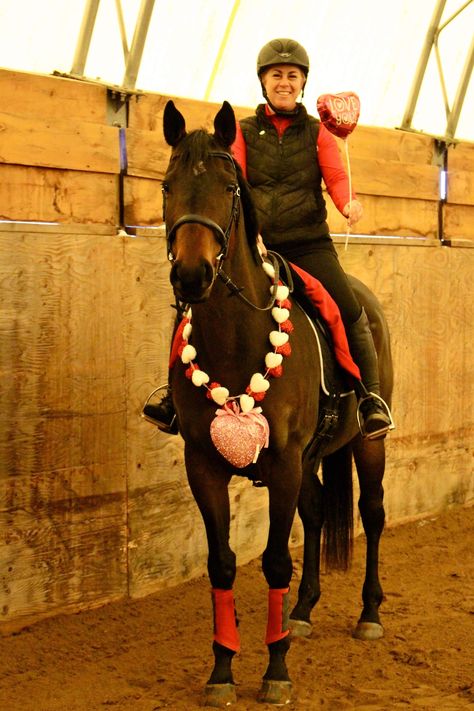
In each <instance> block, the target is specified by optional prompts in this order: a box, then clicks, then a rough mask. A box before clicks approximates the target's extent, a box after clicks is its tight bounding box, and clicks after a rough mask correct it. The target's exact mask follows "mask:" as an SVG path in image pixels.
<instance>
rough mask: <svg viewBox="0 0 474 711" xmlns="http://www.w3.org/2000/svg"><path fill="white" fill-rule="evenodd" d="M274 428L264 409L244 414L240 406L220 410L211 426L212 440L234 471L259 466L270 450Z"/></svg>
mask: <svg viewBox="0 0 474 711" xmlns="http://www.w3.org/2000/svg"><path fill="white" fill-rule="evenodd" d="M269 432H270V428H269V425H268V420H267V418H266V417H265V416H264V415H262V408H261V407H255V408H254V409H253V410H250V412H241V411H240V408H239V406H238V405H237V403H236V402H232V403H229V404H227V405H226V406H225V407H224V408H222V409H221V410H217V412H216V416H215V418H214V419H213V420H212V422H211V439H212V441H213V443H214V446H215V448H216V449H217V451H218V452H219V453H220V454H221V455H222V456H223V457H224V458H225V459H227V461H228V462H230V463H231V464H232V465H233V466H234V467H237V468H238V469H242V468H243V467H246V466H248V465H249V464H252V463H255V462H256V461H257V458H258V456H259V454H260V452H261V451H262V449H263V448H264V447H268V437H269Z"/></svg>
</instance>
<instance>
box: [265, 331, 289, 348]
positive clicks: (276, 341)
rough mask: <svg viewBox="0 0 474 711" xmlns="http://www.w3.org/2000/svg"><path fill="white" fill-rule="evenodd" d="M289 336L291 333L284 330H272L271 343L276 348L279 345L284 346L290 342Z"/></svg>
mask: <svg viewBox="0 0 474 711" xmlns="http://www.w3.org/2000/svg"><path fill="white" fill-rule="evenodd" d="M289 338H290V337H289V335H288V334H287V333H283V331H271V332H270V336H269V339H270V343H271V344H272V346H275V348H278V346H284V345H285V343H288V341H289Z"/></svg>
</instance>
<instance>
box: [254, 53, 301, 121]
mask: <svg viewBox="0 0 474 711" xmlns="http://www.w3.org/2000/svg"><path fill="white" fill-rule="evenodd" d="M305 81H306V77H305V75H304V72H303V71H302V70H301V69H300V68H299V67H297V66H295V65H294V64H276V65H275V66H273V67H270V68H269V69H267V71H266V72H264V73H263V74H262V83H263V86H264V87H265V91H266V92H267V97H268V99H269V101H270V103H271V104H272V105H273V106H274V107H275V108H276V109H281V110H283V111H292V110H293V109H294V108H295V107H296V103H297V100H298V97H299V95H300V94H301V92H302V90H303V87H304V84H305Z"/></svg>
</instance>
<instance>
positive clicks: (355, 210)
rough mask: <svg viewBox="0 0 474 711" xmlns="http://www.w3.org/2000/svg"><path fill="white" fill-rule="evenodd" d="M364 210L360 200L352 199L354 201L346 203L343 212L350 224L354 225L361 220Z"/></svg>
mask: <svg viewBox="0 0 474 711" xmlns="http://www.w3.org/2000/svg"><path fill="white" fill-rule="evenodd" d="M363 212H364V210H363V209H362V205H361V204H360V202H359V201H358V200H352V202H348V203H347V205H344V209H343V211H342V214H343V215H344V217H347V220H348V222H349V225H350V226H352V225H355V223H356V222H359V220H360V218H361V217H362V215H363Z"/></svg>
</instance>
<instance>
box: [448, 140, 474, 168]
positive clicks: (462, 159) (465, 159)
mask: <svg viewBox="0 0 474 711" xmlns="http://www.w3.org/2000/svg"><path fill="white" fill-rule="evenodd" d="M473 166H474V143H468V142H467V141H463V142H462V143H454V144H452V145H451V146H449V147H448V171H451V170H467V171H472V170H474V168H473Z"/></svg>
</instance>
